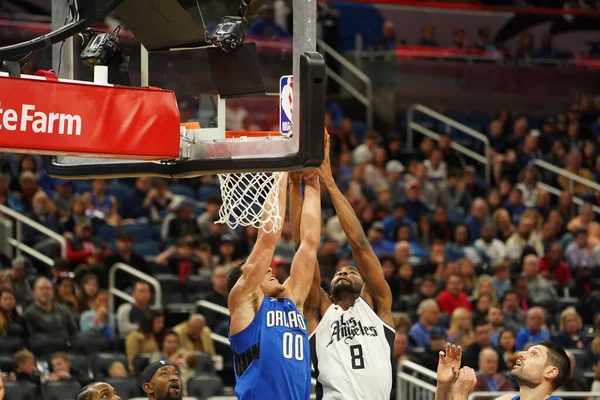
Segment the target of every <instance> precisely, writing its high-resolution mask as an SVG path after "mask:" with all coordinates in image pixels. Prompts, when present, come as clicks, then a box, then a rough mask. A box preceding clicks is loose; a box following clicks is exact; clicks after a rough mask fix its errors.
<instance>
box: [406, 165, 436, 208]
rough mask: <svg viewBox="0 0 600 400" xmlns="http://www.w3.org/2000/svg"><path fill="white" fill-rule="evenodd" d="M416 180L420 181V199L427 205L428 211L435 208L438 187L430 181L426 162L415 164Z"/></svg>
mask: <svg viewBox="0 0 600 400" xmlns="http://www.w3.org/2000/svg"><path fill="white" fill-rule="evenodd" d="M414 181H415V182H418V183H419V199H420V200H421V201H422V202H423V203H424V204H425V205H426V206H427V208H428V212H429V211H430V210H433V209H434V208H435V206H436V204H438V189H437V188H436V186H435V185H434V184H433V183H431V182H430V181H429V176H428V175H427V167H425V164H423V163H418V164H416V165H415V175H414ZM407 194H408V193H407Z"/></svg>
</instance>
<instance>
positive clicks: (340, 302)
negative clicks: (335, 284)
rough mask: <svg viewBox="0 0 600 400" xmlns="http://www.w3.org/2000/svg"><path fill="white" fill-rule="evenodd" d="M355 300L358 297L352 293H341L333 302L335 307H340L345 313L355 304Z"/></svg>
mask: <svg viewBox="0 0 600 400" xmlns="http://www.w3.org/2000/svg"><path fill="white" fill-rule="evenodd" d="M356 299H358V296H357V295H355V294H354V293H351V292H343V293H340V294H339V295H337V296H336V297H335V299H333V300H334V303H335V305H336V306H340V307H342V309H343V310H344V311H346V310H347V309H349V308H350V307H352V306H353V305H354V303H356Z"/></svg>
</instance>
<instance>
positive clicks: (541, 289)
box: [523, 254, 558, 305]
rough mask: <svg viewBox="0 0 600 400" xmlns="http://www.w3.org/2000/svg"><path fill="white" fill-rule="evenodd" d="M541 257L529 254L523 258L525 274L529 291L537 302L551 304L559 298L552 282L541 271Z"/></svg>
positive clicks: (530, 295)
mask: <svg viewBox="0 0 600 400" xmlns="http://www.w3.org/2000/svg"><path fill="white" fill-rule="evenodd" d="M539 270H540V258H539V257H538V256H536V255H534V254H529V255H527V256H525V258H524V259H523V276H524V277H525V279H526V280H527V293H528V297H531V299H532V300H533V302H534V303H535V304H544V305H551V304H552V303H553V302H554V301H556V299H557V298H558V293H556V289H554V285H552V282H550V281H549V280H547V279H545V278H544V277H542V276H541V275H540V273H539Z"/></svg>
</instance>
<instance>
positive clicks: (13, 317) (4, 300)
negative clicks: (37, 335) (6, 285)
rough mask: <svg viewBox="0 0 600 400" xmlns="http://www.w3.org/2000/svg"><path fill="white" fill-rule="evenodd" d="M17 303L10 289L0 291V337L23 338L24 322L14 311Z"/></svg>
mask: <svg viewBox="0 0 600 400" xmlns="http://www.w3.org/2000/svg"><path fill="white" fill-rule="evenodd" d="M16 306H17V301H16V298H15V295H14V293H13V292H12V291H11V290H10V289H3V290H1V291H0V336H23V335H24V334H25V320H24V319H23V317H21V316H20V315H19V313H18V312H17V309H16Z"/></svg>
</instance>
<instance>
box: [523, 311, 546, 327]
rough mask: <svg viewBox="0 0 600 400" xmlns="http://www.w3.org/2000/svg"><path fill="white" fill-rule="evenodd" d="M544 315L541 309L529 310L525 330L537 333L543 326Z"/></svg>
mask: <svg viewBox="0 0 600 400" xmlns="http://www.w3.org/2000/svg"><path fill="white" fill-rule="evenodd" d="M545 318H546V313H545V312H544V309H543V308H541V307H533V308H530V309H529V311H528V312H527V329H529V330H530V331H531V332H539V331H540V330H541V329H542V326H543V325H544V319H545Z"/></svg>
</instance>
